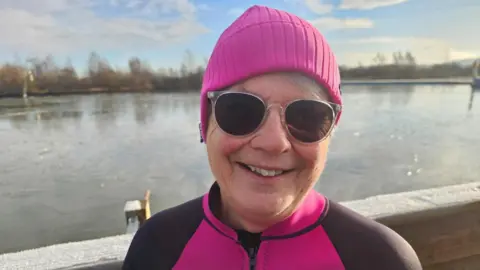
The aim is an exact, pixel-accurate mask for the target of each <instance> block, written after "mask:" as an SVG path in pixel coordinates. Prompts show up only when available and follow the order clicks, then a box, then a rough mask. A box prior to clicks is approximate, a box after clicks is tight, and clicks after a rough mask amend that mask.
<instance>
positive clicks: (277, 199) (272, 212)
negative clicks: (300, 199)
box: [239, 193, 293, 217]
mask: <svg viewBox="0 0 480 270" xmlns="http://www.w3.org/2000/svg"><path fill="white" fill-rule="evenodd" d="M245 198H248V199H247V200H245ZM241 199H242V200H241V201H240V202H239V206H240V207H241V208H243V209H244V211H248V212H250V213H255V214H256V215H263V216H270V217H272V216H277V215H278V214H280V213H282V212H283V211H285V209H287V208H288V207H289V206H290V205H291V204H292V202H293V199H291V198H290V196H287V197H285V196H281V195H279V194H275V193H270V194H264V193H263V194H251V195H250V196H245V197H243V198H241Z"/></svg>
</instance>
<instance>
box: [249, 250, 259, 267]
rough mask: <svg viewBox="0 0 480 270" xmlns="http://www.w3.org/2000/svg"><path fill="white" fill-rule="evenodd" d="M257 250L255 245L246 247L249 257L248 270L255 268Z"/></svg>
mask: <svg viewBox="0 0 480 270" xmlns="http://www.w3.org/2000/svg"><path fill="white" fill-rule="evenodd" d="M257 252H258V249H257V248H256V247H255V248H249V249H248V257H249V258H250V270H255V265H256V263H257Z"/></svg>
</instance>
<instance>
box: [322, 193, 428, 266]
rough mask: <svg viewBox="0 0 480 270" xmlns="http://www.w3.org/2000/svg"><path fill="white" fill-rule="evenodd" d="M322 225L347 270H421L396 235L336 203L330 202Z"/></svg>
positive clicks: (410, 248)
mask: <svg viewBox="0 0 480 270" xmlns="http://www.w3.org/2000/svg"><path fill="white" fill-rule="evenodd" d="M322 225H323V227H324V229H325V231H326V232H327V234H328V236H329V238H330V239H331V241H332V243H333V245H334V246H335V248H336V249H337V252H338V254H339V256H340V258H341V259H342V262H343V263H344V265H345V268H346V269H349V270H350V269H389V270H421V269H422V266H421V264H420V261H419V259H418V256H417V254H416V253H415V251H414V250H413V248H412V246H411V245H410V244H409V243H408V242H407V241H406V240H405V239H403V238H402V237H401V236H400V235H399V234H398V233H396V232H395V231H393V230H392V229H390V228H388V227H387V226H385V225H383V224H380V223H378V222H376V221H374V220H372V219H370V218H367V217H365V216H362V215H360V214H358V213H356V212H355V211H353V210H351V209H349V208H347V207H344V206H342V205H340V204H338V203H335V202H331V201H329V203H328V210H327V213H326V216H325V218H324V220H323V222H322Z"/></svg>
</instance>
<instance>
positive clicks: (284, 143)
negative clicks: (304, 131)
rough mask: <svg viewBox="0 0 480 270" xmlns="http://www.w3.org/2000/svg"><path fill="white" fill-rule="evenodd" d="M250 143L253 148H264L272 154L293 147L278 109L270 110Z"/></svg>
mask: <svg viewBox="0 0 480 270" xmlns="http://www.w3.org/2000/svg"><path fill="white" fill-rule="evenodd" d="M250 144H251V146H252V148H254V149H259V150H263V151H265V152H268V153H270V154H272V155H278V154H281V153H284V152H286V151H288V150H289V149H290V148H291V147H292V145H291V143H290V140H289V139H288V134H287V133H286V130H285V128H284V126H283V122H282V117H281V114H280V112H279V111H278V110H269V111H268V113H267V116H266V119H265V120H264V122H263V124H262V126H261V127H260V128H259V130H258V131H257V132H256V134H255V135H254V137H253V139H252V140H251V141H250Z"/></svg>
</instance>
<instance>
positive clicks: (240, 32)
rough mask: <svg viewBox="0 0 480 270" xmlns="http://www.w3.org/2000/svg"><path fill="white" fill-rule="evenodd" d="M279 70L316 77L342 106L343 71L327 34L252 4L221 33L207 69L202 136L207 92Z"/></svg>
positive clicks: (274, 11)
mask: <svg viewBox="0 0 480 270" xmlns="http://www.w3.org/2000/svg"><path fill="white" fill-rule="evenodd" d="M280 71H296V72H301V73H303V74H305V75H307V76H309V77H312V78H313V79H315V80H316V81H317V82H318V83H319V84H321V85H323V86H324V87H325V89H327V90H328V92H329V94H330V97H331V99H332V101H333V102H335V103H337V104H342V98H341V95H340V71H339V69H338V65H337V62H336V60H335V56H334V55H333V52H332V50H331V49H330V46H329V45H328V44H327V42H326V40H325V38H324V37H323V35H322V34H320V32H319V31H318V30H317V29H316V28H315V27H313V26H312V25H311V24H310V23H308V22H307V21H305V20H303V19H301V18H299V17H297V16H295V15H293V14H290V13H288V12H285V11H281V10H277V9H273V8H269V7H265V6H259V5H255V6H252V7H250V8H249V9H247V10H246V11H245V12H244V13H243V14H242V15H241V16H240V17H239V18H238V19H237V20H235V21H234V22H233V23H232V24H231V25H230V26H229V27H228V28H227V29H226V30H225V31H224V32H223V33H222V34H221V35H220V38H219V39H218V41H217V44H216V45H215V48H214V50H213V53H212V55H211V57H210V60H209V62H208V65H207V68H206V70H205V74H204V77H203V84H202V90H201V94H200V110H201V111H200V117H201V119H200V121H201V130H202V137H203V139H204V140H206V129H207V121H208V119H207V117H208V115H207V109H208V108H207V106H208V98H207V92H210V91H218V90H222V89H224V88H226V87H228V86H231V85H234V84H235V83H238V82H240V81H242V80H244V79H247V78H251V77H254V76H256V75H260V74H264V73H270V72H280ZM339 118H340V116H339V117H338V119H339ZM338 119H337V121H338Z"/></svg>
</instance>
